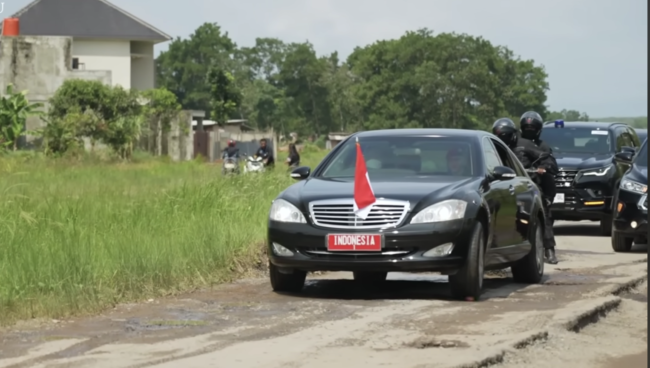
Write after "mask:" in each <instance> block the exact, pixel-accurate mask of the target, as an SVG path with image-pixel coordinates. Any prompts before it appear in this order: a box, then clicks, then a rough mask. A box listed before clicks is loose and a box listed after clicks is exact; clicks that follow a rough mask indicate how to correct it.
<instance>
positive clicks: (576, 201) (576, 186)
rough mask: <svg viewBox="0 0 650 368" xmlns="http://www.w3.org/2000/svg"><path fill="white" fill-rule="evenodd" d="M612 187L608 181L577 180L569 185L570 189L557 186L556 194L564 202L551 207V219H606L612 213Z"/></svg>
mask: <svg viewBox="0 0 650 368" xmlns="http://www.w3.org/2000/svg"><path fill="white" fill-rule="evenodd" d="M564 184H566V182H564ZM612 185H613V184H612V183H611V182H610V180H609V179H603V180H597V179H589V180H585V179H582V180H580V178H578V181H577V182H572V183H570V187H566V186H557V187H556V193H560V194H563V195H564V202H562V203H553V204H552V205H551V214H552V215H553V218H554V219H556V220H569V221H581V220H594V221H597V220H602V219H604V218H607V217H608V216H609V215H610V214H611V212H612V211H611V209H612V196H613V193H614V192H613V189H612Z"/></svg>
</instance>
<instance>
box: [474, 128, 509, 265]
mask: <svg viewBox="0 0 650 368" xmlns="http://www.w3.org/2000/svg"><path fill="white" fill-rule="evenodd" d="M482 146H483V157H484V159H485V167H486V170H488V174H491V173H492V172H493V171H494V168H495V167H497V166H504V164H503V162H501V159H500V158H499V154H498V153H497V151H496V149H495V147H494V145H493V144H492V141H491V140H490V139H489V138H487V137H485V138H483V140H482ZM514 180H515V179H511V180H496V181H493V182H491V183H490V184H489V190H488V191H487V192H486V193H485V199H486V201H487V203H488V205H489V207H490V214H491V216H490V217H491V218H492V222H491V223H490V226H491V230H492V231H491V233H492V239H491V241H490V242H489V244H488V245H489V248H488V252H487V253H490V252H491V251H498V249H497V248H503V247H506V246H508V245H511V244H512V243H513V236H514V234H515V231H514V229H513V224H514V220H515V218H516V212H517V204H516V199H515V191H516V190H515V187H514V184H515V181H514Z"/></svg>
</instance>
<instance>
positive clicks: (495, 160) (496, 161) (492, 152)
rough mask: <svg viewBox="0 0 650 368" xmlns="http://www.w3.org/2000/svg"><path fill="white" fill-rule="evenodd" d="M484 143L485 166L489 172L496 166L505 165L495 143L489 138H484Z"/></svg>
mask: <svg viewBox="0 0 650 368" xmlns="http://www.w3.org/2000/svg"><path fill="white" fill-rule="evenodd" d="M482 144H483V157H484V158H485V167H486V169H487V171H488V173H492V172H494V168H495V167H497V166H503V164H502V163H501V159H500V158H499V155H498V154H497V151H496V149H495V148H494V145H492V142H491V141H490V140H489V139H487V138H484V139H483V141H482Z"/></svg>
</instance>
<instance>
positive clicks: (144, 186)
mask: <svg viewBox="0 0 650 368" xmlns="http://www.w3.org/2000/svg"><path fill="white" fill-rule="evenodd" d="M310 156H311V159H310V158H309V157H307V158H306V161H311V162H310V163H311V164H312V165H313V164H314V163H316V162H317V161H318V159H319V158H320V157H322V153H316V154H310ZM291 183H292V181H291V179H290V178H289V176H288V174H287V171H286V169H285V168H283V167H282V165H281V163H280V162H278V167H277V168H276V170H275V171H274V172H272V173H266V174H265V175H262V176H256V177H244V176H239V177H230V178H223V177H222V176H221V173H220V167H219V166H214V165H208V164H202V163H198V162H186V163H165V162H160V161H147V162H143V163H135V164H128V165H126V164H107V163H101V162H91V163H88V162H80V163H79V162H77V163H70V162H62V161H56V160H49V159H41V158H34V157H30V158H20V157H19V158H16V157H11V158H2V157H0V242H1V243H0V324H6V323H10V322H12V321H15V320H16V319H25V318H33V317H52V318H60V317H64V316H67V315H70V314H77V313H83V312H94V311H98V310H101V309H103V308H106V307H108V306H111V305H114V304H115V303H118V302H121V301H126V300H139V299H142V298H146V297H150V296H157V295H162V294H168V293H171V292H175V291H182V290H190V289H192V288H195V287H201V286H209V285H211V284H214V283H218V282H222V281H225V280H229V279H231V278H232V277H235V276H236V275H237V274H238V272H241V271H242V270H244V269H246V267H247V266H250V265H251V263H252V262H255V261H257V260H259V255H260V252H261V251H262V249H263V242H264V238H265V229H266V221H267V215H268V209H269V206H270V203H271V200H272V199H273V198H274V197H275V196H277V194H278V193H279V192H280V191H282V190H283V189H284V188H286V187H287V186H288V185H290V184H291Z"/></svg>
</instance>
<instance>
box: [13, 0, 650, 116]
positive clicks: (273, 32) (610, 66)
mask: <svg viewBox="0 0 650 368" xmlns="http://www.w3.org/2000/svg"><path fill="white" fill-rule="evenodd" d="M44 1H47V0H44ZM2 2H4V11H3V13H2V16H3V17H6V16H9V15H11V14H12V13H13V12H15V11H17V10H19V9H20V8H21V7H23V6H25V5H26V4H28V3H29V1H28V0H0V3H2ZM111 2H112V3H114V4H115V5H117V6H119V7H121V8H123V9H124V10H126V11H128V12H130V13H132V14H134V15H136V16H138V17H139V18H141V19H143V20H145V21H146V22H148V23H150V24H152V25H154V26H155V27H157V28H159V29H161V30H163V31H164V32H166V33H168V34H170V35H172V36H173V37H177V36H180V37H182V38H185V37H188V36H189V35H190V34H191V33H192V32H193V31H194V30H195V29H196V28H197V27H198V26H199V25H201V24H202V23H204V22H216V23H218V24H219V25H220V26H221V27H222V28H223V29H224V30H225V31H227V32H228V34H229V35H230V37H231V38H232V39H233V40H234V41H235V42H236V43H237V44H238V45H240V46H251V45H253V44H254V41H255V38H256V37H276V38H280V39H282V40H284V41H286V42H302V41H306V40H309V41H310V42H311V43H312V44H313V45H314V47H315V49H316V51H317V52H318V53H319V54H329V53H331V52H333V51H338V52H339V54H340V55H341V56H342V57H346V56H347V55H349V54H350V53H351V52H352V50H353V49H354V48H355V47H356V46H364V45H368V44H371V43H373V42H375V41H377V40H380V39H391V38H398V37H400V36H401V35H403V34H404V33H405V32H406V31H412V30H417V29H419V28H429V29H431V30H433V31H434V32H436V33H440V32H456V33H466V34H470V35H473V36H481V37H483V38H485V39H487V40H489V41H490V42H492V43H493V44H497V45H503V46H507V47H508V48H510V49H511V50H512V51H513V52H514V53H515V54H517V55H519V56H521V57H522V58H524V59H533V60H535V62H536V63H537V64H541V65H544V67H545V68H546V71H547V72H548V74H549V79H548V80H549V84H550V91H549V92H548V101H547V104H548V105H549V106H550V108H551V109H552V110H561V109H563V108H567V109H573V110H579V111H581V112H587V113H588V114H589V115H590V116H592V117H608V116H646V115H647V110H648V95H647V92H648V1H647V0H544V1H537V0H392V1H389V0H372V1H371V0H231V1H222V0H172V1H170V0H165V1H161V0H156V1H154V0H112V1H111ZM0 6H1V5H0ZM166 47H167V46H166V45H162V46H158V47H157V48H156V50H157V51H158V52H160V51H162V50H164V49H165V48H166Z"/></svg>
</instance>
